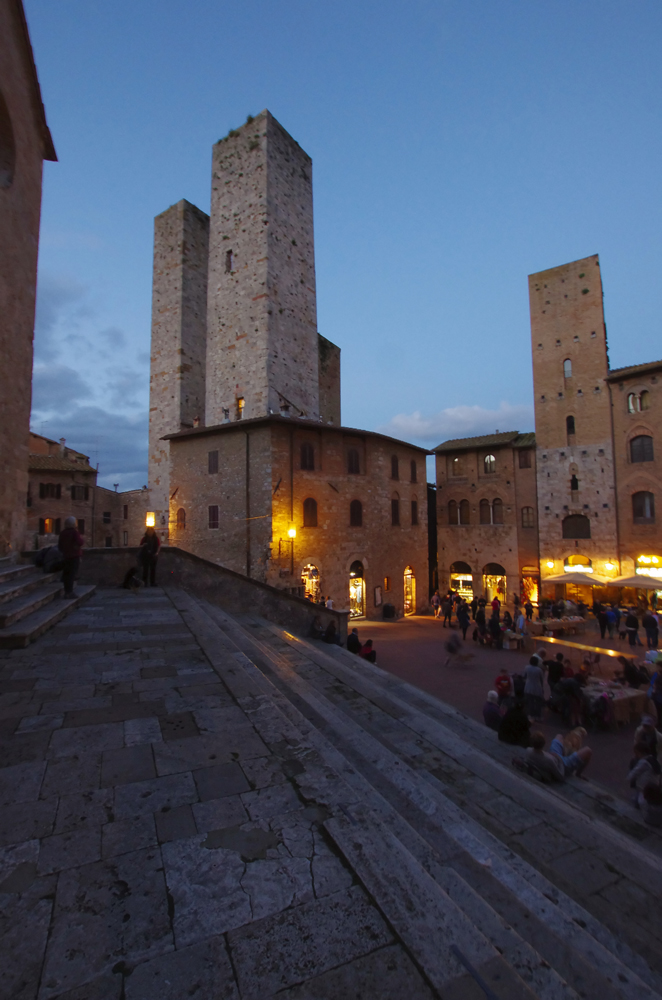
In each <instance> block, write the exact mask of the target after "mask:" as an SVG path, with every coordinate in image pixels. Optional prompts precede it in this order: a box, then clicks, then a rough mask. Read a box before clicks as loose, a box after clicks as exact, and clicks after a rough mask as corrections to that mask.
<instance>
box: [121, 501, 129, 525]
mask: <svg viewBox="0 0 662 1000" xmlns="http://www.w3.org/2000/svg"><path fill="white" fill-rule="evenodd" d="M122 514H123V515H124V520H125V521H128V520H129V505H128V503H125V504H124V507H123V508H122Z"/></svg>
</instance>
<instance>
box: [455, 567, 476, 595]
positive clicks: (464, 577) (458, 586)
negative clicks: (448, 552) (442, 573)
mask: <svg viewBox="0 0 662 1000" xmlns="http://www.w3.org/2000/svg"><path fill="white" fill-rule="evenodd" d="M450 585H451V590H457V592H458V594H459V595H460V597H463V598H464V599H465V601H471V600H472V599H473V596H474V585H473V576H472V574H471V566H470V565H469V563H465V562H454V563H452V564H451V571H450Z"/></svg>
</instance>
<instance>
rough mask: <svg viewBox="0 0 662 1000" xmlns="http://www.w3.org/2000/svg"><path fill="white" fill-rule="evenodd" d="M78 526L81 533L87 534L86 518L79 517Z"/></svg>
mask: <svg viewBox="0 0 662 1000" xmlns="http://www.w3.org/2000/svg"><path fill="white" fill-rule="evenodd" d="M76 527H77V528H78V532H79V534H81V535H84V534H85V518H84V517H79V518H78V520H77V521H76Z"/></svg>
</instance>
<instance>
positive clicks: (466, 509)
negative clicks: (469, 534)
mask: <svg viewBox="0 0 662 1000" xmlns="http://www.w3.org/2000/svg"><path fill="white" fill-rule="evenodd" d="M470 521H471V507H470V506H469V501H468V500H460V524H469V523H470Z"/></svg>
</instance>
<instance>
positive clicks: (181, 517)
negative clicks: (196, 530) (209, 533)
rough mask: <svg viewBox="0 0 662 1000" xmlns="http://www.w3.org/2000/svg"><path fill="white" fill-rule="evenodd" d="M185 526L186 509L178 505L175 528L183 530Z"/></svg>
mask: <svg viewBox="0 0 662 1000" xmlns="http://www.w3.org/2000/svg"><path fill="white" fill-rule="evenodd" d="M185 527H186V511H185V510H184V508H183V507H180V508H179V510H178V511H177V530H178V531H183V530H184V528H185Z"/></svg>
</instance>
